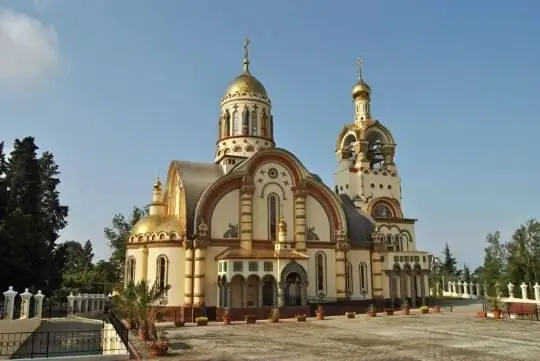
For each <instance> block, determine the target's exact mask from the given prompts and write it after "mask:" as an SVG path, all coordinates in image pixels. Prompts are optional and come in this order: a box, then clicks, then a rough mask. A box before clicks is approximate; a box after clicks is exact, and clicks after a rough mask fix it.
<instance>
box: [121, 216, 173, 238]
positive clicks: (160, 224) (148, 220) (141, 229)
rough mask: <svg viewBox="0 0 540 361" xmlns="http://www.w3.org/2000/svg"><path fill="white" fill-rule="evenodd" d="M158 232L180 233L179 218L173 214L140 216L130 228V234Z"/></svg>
mask: <svg viewBox="0 0 540 361" xmlns="http://www.w3.org/2000/svg"><path fill="white" fill-rule="evenodd" d="M158 232H167V233H168V232H178V233H181V232H182V227H181V224H180V220H179V219H178V218H177V217H175V216H165V215H151V216H146V217H144V218H141V219H140V220H139V221H138V222H137V223H135V225H134V226H133V228H132V229H131V234H132V235H137V234H147V233H158Z"/></svg>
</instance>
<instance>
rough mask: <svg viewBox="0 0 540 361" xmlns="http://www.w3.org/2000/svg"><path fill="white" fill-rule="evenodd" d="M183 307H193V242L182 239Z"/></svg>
mask: <svg viewBox="0 0 540 361" xmlns="http://www.w3.org/2000/svg"><path fill="white" fill-rule="evenodd" d="M184 252H185V262H184V267H185V268H184V305H185V306H191V305H193V258H194V252H193V240H191V239H184Z"/></svg>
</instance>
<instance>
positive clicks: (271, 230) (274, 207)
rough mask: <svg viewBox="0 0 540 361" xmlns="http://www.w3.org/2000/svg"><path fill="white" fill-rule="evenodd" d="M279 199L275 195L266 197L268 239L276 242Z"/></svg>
mask: <svg viewBox="0 0 540 361" xmlns="http://www.w3.org/2000/svg"><path fill="white" fill-rule="evenodd" d="M278 210H279V197H278V196H277V194H275V193H271V194H269V195H268V238H269V239H270V240H271V241H275V240H277V227H278V222H279V214H278Z"/></svg>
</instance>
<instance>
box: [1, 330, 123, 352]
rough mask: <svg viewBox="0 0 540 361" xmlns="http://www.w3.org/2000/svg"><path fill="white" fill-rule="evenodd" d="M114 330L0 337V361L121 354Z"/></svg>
mask: <svg viewBox="0 0 540 361" xmlns="http://www.w3.org/2000/svg"><path fill="white" fill-rule="evenodd" d="M125 350H126V348H125V346H124V345H123V343H122V340H121V339H120V338H119V336H118V335H117V333H116V331H115V330H77V331H50V332H16V333H0V357H1V356H7V357H9V358H10V359H26V358H48V357H59V356H85V355H101V354H103V352H104V351H108V352H110V353H112V354H114V353H115V351H116V352H118V353H121V352H125Z"/></svg>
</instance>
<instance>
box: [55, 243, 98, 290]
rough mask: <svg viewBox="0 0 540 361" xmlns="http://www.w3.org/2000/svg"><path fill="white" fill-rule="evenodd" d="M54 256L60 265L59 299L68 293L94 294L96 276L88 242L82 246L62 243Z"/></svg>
mask: <svg viewBox="0 0 540 361" xmlns="http://www.w3.org/2000/svg"><path fill="white" fill-rule="evenodd" d="M56 256H57V258H56V262H61V264H62V265H61V266H60V267H61V271H60V273H61V274H62V285H61V288H60V289H59V294H60V297H61V296H64V295H67V294H69V292H74V293H77V292H87V293H92V292H94V290H95V288H96V287H95V286H94V280H95V278H96V275H95V273H94V272H95V271H94V265H93V264H92V261H93V256H94V255H93V252H92V243H91V242H90V241H86V242H85V244H84V245H82V244H81V243H79V242H77V241H67V242H64V243H62V244H60V245H59V246H58V247H57V250H56Z"/></svg>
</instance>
